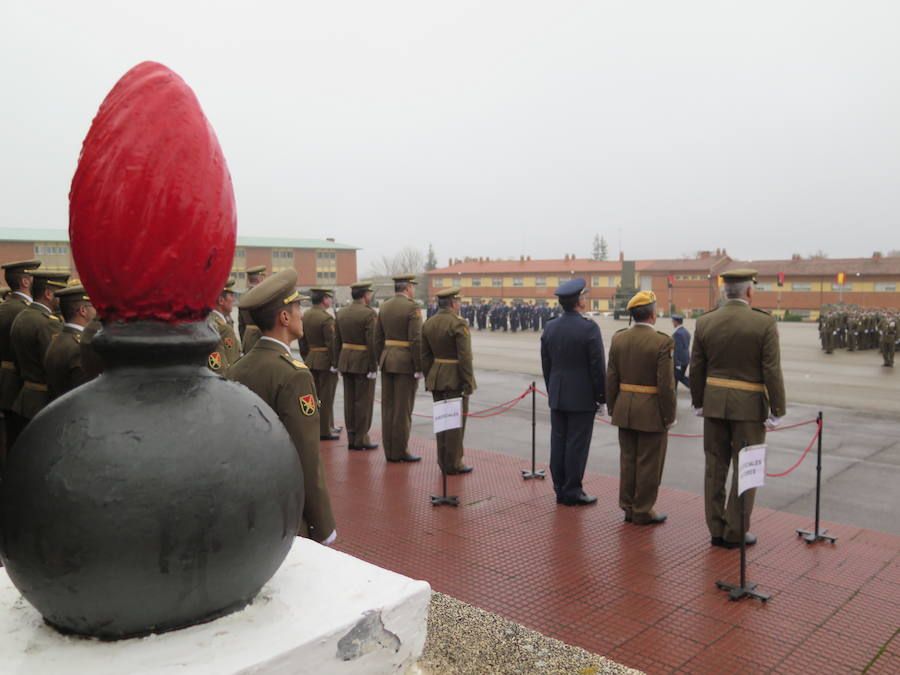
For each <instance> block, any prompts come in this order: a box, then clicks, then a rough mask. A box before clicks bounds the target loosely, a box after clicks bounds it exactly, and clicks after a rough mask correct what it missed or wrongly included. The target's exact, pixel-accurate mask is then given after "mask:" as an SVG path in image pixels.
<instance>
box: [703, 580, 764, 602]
mask: <svg viewBox="0 0 900 675" xmlns="http://www.w3.org/2000/svg"><path fill="white" fill-rule="evenodd" d="M746 584H747V585H746V586H740V585H738V584H731V583H728V582H727V581H717V582H716V587H717V588H719V589H721V590H723V591H728V598H729V599H730V600H740V599H741V598H756V599H757V600H759V601H760V602H765V601H766V600H768V599H769V598H770V597H771V596H769V595H766V594H765V593H760V592H759V591H757V590H756V586H757V584H752V583H750V582H749V581H748V582H746Z"/></svg>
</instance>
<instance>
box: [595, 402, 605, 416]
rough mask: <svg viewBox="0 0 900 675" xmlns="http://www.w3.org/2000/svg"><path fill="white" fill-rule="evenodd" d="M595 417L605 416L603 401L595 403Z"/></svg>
mask: <svg viewBox="0 0 900 675" xmlns="http://www.w3.org/2000/svg"><path fill="white" fill-rule="evenodd" d="M597 417H606V404H605V403H598V404H597Z"/></svg>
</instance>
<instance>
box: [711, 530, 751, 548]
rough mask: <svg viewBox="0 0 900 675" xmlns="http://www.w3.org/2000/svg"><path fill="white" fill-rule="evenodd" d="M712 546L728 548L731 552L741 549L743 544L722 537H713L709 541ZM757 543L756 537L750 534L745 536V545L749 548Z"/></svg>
mask: <svg viewBox="0 0 900 675" xmlns="http://www.w3.org/2000/svg"><path fill="white" fill-rule="evenodd" d="M709 543H710V545H712V546H718V547H719V548H727V549H729V550H733V549H736V548H740V547H741V542H739V541H728V540H726V539H722V537H711V538H710V540H709ZM755 543H756V535H754V534H750V533H749V532H747V533H746V534H745V535H744V544H745V545H747V546H753V544H755Z"/></svg>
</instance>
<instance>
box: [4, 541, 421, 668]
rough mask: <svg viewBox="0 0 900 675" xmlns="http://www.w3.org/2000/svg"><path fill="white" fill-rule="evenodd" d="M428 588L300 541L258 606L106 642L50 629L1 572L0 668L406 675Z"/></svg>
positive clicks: (417, 650) (417, 647) (416, 653)
mask: <svg viewBox="0 0 900 675" xmlns="http://www.w3.org/2000/svg"><path fill="white" fill-rule="evenodd" d="M430 596H431V589H430V587H429V585H428V584H427V583H426V582H424V581H415V580H413V579H409V578H407V577H404V576H401V575H399V574H396V573H394V572H390V571H388V570H384V569H381V568H380V567H376V566H374V565H371V564H369V563H366V562H363V561H362V560H357V559H356V558H353V557H352V556H349V555H346V554H344V553H341V552H339V551H335V550H333V549H330V548H327V547H325V546H321V545H319V544H316V543H314V542H312V541H309V540H308V539H297V540H296V541H295V544H294V546H293V548H292V549H291V552H290V554H289V555H288V557H287V559H286V560H285V561H284V564H283V565H282V566H281V568H280V569H279V570H278V572H277V573H276V574H275V576H274V577H272V579H271V580H270V581H269V583H268V584H266V585H265V586H264V587H263V589H262V591H260V593H259V595H258V596H257V597H256V599H255V600H254V601H253V604H252V605H250V606H249V607H247V608H246V609H244V610H243V611H241V612H237V613H235V614H231V615H229V616H226V617H222V618H221V619H217V620H216V621H213V622H211V623H207V624H203V625H200V626H192V627H190V628H185V629H183V630H179V631H173V632H171V633H163V634H161V635H151V636H149V637H146V638H141V639H133V640H122V641H119V642H100V641H98V640H92V639H85V638H75V637H67V636H63V635H61V634H59V633H57V632H56V631H55V630H53V629H52V628H49V627H48V626H46V625H45V624H44V622H43V619H42V618H41V616H40V615H39V614H38V612H37V611H36V610H35V609H34V608H33V607H32V606H31V605H29V604H28V603H27V602H26V601H25V600H24V599H23V598H22V596H21V595H19V592H18V591H17V590H16V588H15V587H14V586H13V585H12V583H11V582H10V580H9V577H8V576H7V575H6V573H5V571H4V570H2V568H0V655H2V656H0V670H2V672H4V673H16V674H17V675H26V674H29V675H30V674H32V673H33V674H35V675H37V674H40V675H57V674H59V675H63V674H65V675H71V674H73V673H91V675H107V674H109V675H121V673H131V674H133V675H149V674H150V673H161V674H162V673H165V674H170V673H190V674H191V675H195V674H207V673H208V674H209V675H237V674H244V675H247V674H249V673H254V674H263V673H265V674H267V675H269V674H271V675H282V674H284V675H288V674H290V675H299V674H303V673H309V674H313V673H315V674H317V675H321V674H323V673H334V674H335V675H338V674H340V675H343V674H347V675H350V674H351V673H353V674H356V673H358V674H360V675H363V674H365V675H372V674H377V673H403V672H404V671H406V670H407V668H409V667H410V666H412V665H413V664H414V663H415V661H416V659H417V658H418V657H419V656H420V655H421V653H422V649H423V647H424V645H425V634H426V628H427V626H426V622H427V618H428V605H429V601H430Z"/></svg>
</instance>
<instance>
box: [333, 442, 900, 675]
mask: <svg viewBox="0 0 900 675" xmlns="http://www.w3.org/2000/svg"><path fill="white" fill-rule="evenodd" d="M373 436H374V437H375V438H374V440H376V441H378V440H379V439H378V433H377V432H373ZM410 451H411V452H413V453H414V454H420V455H422V456H423V460H422V462H420V463H417V464H389V463H387V462H385V460H384V455H383V453H382V452H381V450H380V449H379V450H375V451H370V452H358V451H353V452H351V451H348V450H347V447H346V444H345V442H344V441H334V442H327V443H323V444H322V456H323V458H324V462H325V467H326V471H327V474H328V483H329V487H330V490H331V497H332V503H333V505H334V508H335V512H336V517H337V522H338V543H337V548H339V549H341V550H343V551H346V552H347V553H350V554H352V555H355V556H357V557H359V558H362V559H364V560H368V561H370V562H372V563H374V564H376V565H380V566H382V567H386V568H388V569H392V570H396V571H397V572H400V573H402V574H406V575H409V576H411V577H415V578H419V579H425V580H427V581H428V582H429V583H431V585H432V587H433V588H434V589H435V590H438V591H441V592H443V593H446V594H448V595H451V596H453V597H456V598H459V599H460V600H463V601H465V602H468V603H470V604H472V605H475V606H477V607H481V608H484V609H486V610H488V611H491V612H495V613H497V614H499V615H501V616H503V617H506V618H508V619H511V620H513V621H516V622H518V623H521V624H523V625H525V626H528V627H529V628H533V629H535V630H538V631H540V632H542V633H545V634H547V635H550V636H552V637H555V638H557V639H560V640H562V641H564V642H567V643H569V644H574V645H577V646H579V647H583V648H584V649H587V650H589V651H592V652H595V653H599V654H603V655H606V656H609V657H610V658H612V659H614V660H617V661H619V662H621V663H625V664H626V665H630V666H632V667H635V668H639V669H641V670H644V671H646V672H648V673H665V672H697V673H704V672H707V673H723V672H740V673H753V672H778V673H817V674H818V673H823V672H828V673H833V672H834V673H840V672H860V671H862V670H863V669H865V668H866V667H867V666H870V669H869V672H872V673H889V672H900V635H898V627H900V537H898V536H895V535H891V534H885V533H881V532H875V531H872V530H864V529H861V528H858V527H850V526H846V525H839V524H835V523H827V524H823V526H824V527H828V529H829V533H830V534H834V535H836V536H837V537H838V542H837V543H836V544H834V545H832V544H830V543H827V542H823V543H818V544H815V545H812V546H810V545H807V544H806V543H805V542H804V541H803V540H801V539H799V538H798V537H797V536H796V535H795V534H794V530H796V529H798V528H809V527H811V526H812V522H811V518H808V517H802V516H796V515H793V514H787V513H781V512H777V511H771V510H767V509H760V508H758V509H756V510H755V511H754V514H753V527H752V530H753V532H754V533H756V534H757V535H758V537H759V543H758V544H757V545H756V546H754V547H752V548H750V549H748V567H747V578H748V580H749V581H752V582H756V583H758V584H759V590H761V591H763V592H765V593H769V594H771V596H772V598H771V600H769V602H768V603H766V604H762V603H760V602H757V601H755V600H750V599H744V600H741V601H739V602H732V601H730V600H729V599H728V596H727V595H726V594H725V593H724V592H722V591H719V590H717V589H716V588H715V581H716V580H718V579H722V580H726V581H737V580H738V560H739V553H738V551H725V550H723V549H718V548H711V547H710V546H709V536H708V533H707V531H706V525H705V523H704V518H703V501H702V498H701V497H700V496H698V495H691V494H687V493H684V492H678V491H675V490H667V489H663V490H661V491H660V496H659V501H658V506H659V508H660V510H662V511H665V512H667V513H668V514H669V520H668V521H667V522H666V523H665V524H663V525H659V526H654V527H639V526H634V525H630V524H626V523H624V522H623V521H622V514H621V512H620V511H619V510H618V506H617V504H618V498H617V495H618V484H617V483H618V481H617V478H615V477H610V476H602V475H598V474H587V475H586V476H585V481H584V485H585V490H586V491H587V492H588V493H590V494H596V495H598V496H599V497H600V500H599V503H598V504H597V505H596V506H590V507H580V508H571V507H565V506H557V505H556V503H555V500H554V496H553V487H552V484H551V483H550V478H549V470H548V471H547V474H548V477H547V479H546V480H544V481H542V480H529V481H523V480H522V478H521V473H520V470H521V469H525V468H529V465H528V463H526V462H524V461H523V460H520V459H517V458H514V457H509V456H507V455H501V454H497V453H492V452H486V451H481V450H472V449H467V450H466V461H467V462H468V463H470V464H472V465H473V466H474V467H475V471H474V472H473V473H471V474H468V475H464V476H450V477H449V478H448V487H449V492H450V493H451V494H456V495H458V496H459V501H460V506H459V507H458V508H453V507H448V506H441V507H433V506H431V502H430V499H429V495H431V494H437V493H438V492H439V491H440V490H441V477H440V472H439V470H438V468H437V464H436V461H435V457H436V451H435V447H434V442H433V440H430V439H423V438H413V439H411V441H410ZM541 468H544V469H545V470H546V469H547V467H546V466H543V465H542V466H541ZM780 480H788V479H780Z"/></svg>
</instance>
